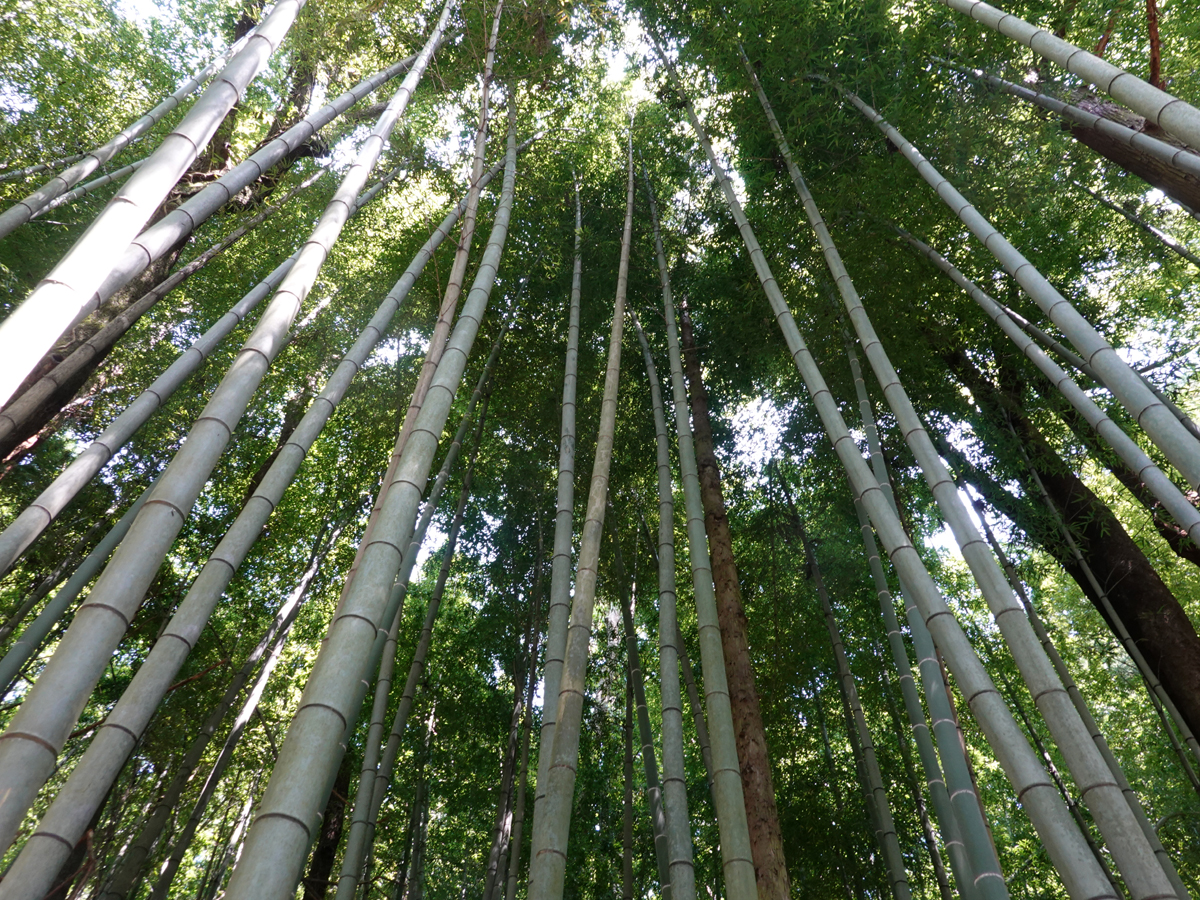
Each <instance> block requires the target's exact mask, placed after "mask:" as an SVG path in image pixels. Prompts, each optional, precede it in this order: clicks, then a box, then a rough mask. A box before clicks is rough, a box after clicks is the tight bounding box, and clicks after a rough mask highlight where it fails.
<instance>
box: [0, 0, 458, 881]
mask: <svg viewBox="0 0 1200 900" xmlns="http://www.w3.org/2000/svg"><path fill="white" fill-rule="evenodd" d="M285 2H290V0H285ZM451 3H452V0H447V4H446V6H445V7H444V8H443V10H442V17H441V19H440V21H439V24H438V26H436V27H435V29H434V35H433V36H432V37H431V39H430V41H429V42H428V43H427V44H426V47H425V50H423V51H422V59H424V60H425V61H428V59H429V57H430V56H431V55H432V51H433V47H434V46H435V45H436V44H437V40H438V36H439V34H440V32H441V30H442V29H444V28H445V24H446V20H447V19H448V17H449V12H450V4H451ZM422 72H423V66H421V65H417V66H414V68H413V71H412V72H410V73H409V75H408V77H406V78H405V79H404V83H403V84H402V85H401V87H400V89H399V90H398V91H397V92H396V95H395V96H394V97H393V98H392V102H391V103H389V104H388V107H387V109H386V110H385V111H384V113H383V114H382V115H381V116H380V120H379V122H378V124H377V125H376V127H375V129H374V130H373V131H372V133H371V136H370V137H369V138H368V139H367V140H366V141H365V142H364V144H363V147H362V149H361V150H360V151H359V155H358V158H357V159H356V160H355V162H354V164H353V165H351V167H350V169H349V171H348V172H347V173H346V176H345V178H344V179H343V181H342V184H341V186H340V187H339V188H338V191H337V193H336V194H335V195H334V197H333V200H331V201H330V204H329V206H328V207H327V208H326V210H325V213H324V214H323V215H322V216H321V219H320V221H319V222H318V223H317V226H316V229H315V230H314V232H313V235H312V237H310V239H309V241H308V242H307V243H306V244H305V245H304V247H303V249H301V251H300V254H299V257H298V258H297V260H296V263H295V264H294V265H293V266H292V268H291V270H290V271H289V272H288V274H287V276H286V277H285V278H284V280H283V282H282V284H281V285H280V287H279V289H278V290H277V291H276V293H275V296H274V298H273V299H272V301H271V303H270V304H269V305H268V307H267V309H266V310H265V311H264V312H263V316H262V318H261V319H260V321H259V323H258V326H257V327H256V328H255V329H254V332H253V333H252V334H251V335H250V337H249V338H248V339H247V341H246V343H245V344H244V345H243V349H242V351H241V352H240V353H239V354H238V356H237V357H236V358H235V359H234V362H233V363H232V365H231V366H230V369H229V372H228V373H227V374H226V376H225V378H224V379H222V382H221V384H220V385H219V386H218V388H217V389H216V391H215V392H214V393H213V395H212V397H211V399H210V400H209V402H208V404H207V405H206V407H205V409H204V412H203V413H202V414H201V416H200V418H199V419H198V420H197V422H196V424H195V425H194V426H193V428H192V430H191V432H190V433H189V436H188V439H187V440H186V441H185V442H184V444H183V446H182V447H181V448H180V450H179V452H178V453H176V455H175V457H174V459H173V460H172V462H171V464H170V465H169V466H168V467H167V470H166V471H165V472H164V473H163V475H162V477H161V479H160V481H159V482H158V484H157V485H156V486H155V490H154V496H153V497H151V499H150V500H149V501H148V502H147V504H146V506H145V507H143V509H142V511H141V513H140V514H139V515H138V517H137V519H136V520H135V521H134V523H133V525H132V527H131V528H130V533H129V534H128V535H127V536H126V539H125V541H123V542H122V545H121V547H119V548H118V549H117V551H116V553H114V554H113V558H112V560H111V562H110V563H109V565H108V567H107V568H106V569H105V571H104V573H103V574H102V575H101V576H100V578H99V579H98V581H97V582H96V585H95V587H94V588H93V589H92V592H91V594H90V595H89V597H88V599H87V600H86V601H85V602H84V603H83V604H82V605H81V606H80V609H79V613H77V614H76V617H75V621H74V622H72V625H71V627H70V628H68V629H67V633H66V634H65V635H64V636H63V639H62V640H61V641H60V642H59V647H58V651H57V652H56V653H55V656H54V657H53V658H52V659H51V660H50V662H49V663H47V665H46V668H45V669H44V670H43V672H42V675H41V677H40V678H39V679H38V683H37V684H36V685H34V687H33V689H32V690H31V691H30V693H29V695H28V697H27V698H26V699H25V702H24V703H22V704H21V707H20V709H19V710H18V711H17V713H16V715H15V716H14V717H13V719H12V721H11V722H10V723H9V727H8V729H7V731H6V732H5V737H6V738H8V739H6V740H0V846H4V847H7V846H8V845H9V844H10V843H11V842H12V840H13V838H14V837H15V835H16V830H17V827H18V826H19V824H20V821H21V819H22V818H23V816H24V814H25V812H26V811H27V810H28V808H29V804H30V803H32V801H33V798H34V796H35V794H36V792H37V790H38V789H39V788H40V787H41V785H42V784H43V783H44V782H45V780H46V778H47V777H49V775H50V773H51V772H52V771H53V767H54V763H55V761H56V758H57V753H58V750H59V749H60V748H61V747H62V745H63V743H64V742H65V741H66V738H67V736H68V734H69V733H70V730H71V727H72V725H73V724H74V722H75V721H76V720H77V719H78V716H79V713H80V711H81V710H82V709H83V707H84V705H85V704H86V702H87V699H88V696H89V695H90V694H91V691H92V688H93V687H94V686H95V684H96V682H97V681H98V680H99V678H100V676H101V675H102V673H103V671H104V667H105V665H106V664H107V662H108V659H109V657H110V656H111V654H112V652H113V650H114V649H115V648H116V646H117V644H118V643H119V641H120V639H121V637H122V635H123V634H124V632H125V630H126V628H127V627H128V625H129V623H130V621H131V620H132V619H133V616H134V615H135V614H136V612H137V608H138V606H139V605H140V602H141V599H142V597H143V595H144V593H145V591H146V589H147V588H148V587H149V585H150V582H151V581H152V580H153V578H154V576H155V573H156V572H157V571H158V568H159V566H160V565H161V562H162V560H163V558H164V557H165V556H166V554H167V552H168V551H169V549H170V547H171V545H172V543H173V542H174V539H175V536H176V535H177V534H178V533H179V530H180V529H181V528H182V527H183V520H184V517H185V516H186V515H187V513H188V511H189V510H190V509H191V507H192V506H193V504H194V503H195V502H196V499H197V497H198V496H199V494H200V491H201V489H202V488H203V487H204V484H205V482H206V481H207V480H208V476H209V474H210V473H211V471H212V469H213V467H214V466H215V465H216V463H217V461H218V459H219V458H220V456H221V454H222V453H223V452H224V449H225V447H226V445H227V444H228V442H229V439H230V437H231V436H232V433H233V429H234V428H235V427H236V426H237V423H238V420H239V419H240V418H241V415H242V413H243V412H244V411H245V409H246V406H247V405H248V403H249V401H250V398H251V396H252V395H253V393H254V391H255V390H256V389H257V387H258V384H259V382H260V381H261V379H262V377H263V375H265V373H266V369H267V367H268V366H269V365H270V363H271V361H272V360H273V359H274V357H275V355H276V354H277V353H278V352H279V350H280V349H281V348H282V347H283V346H284V344H285V343H286V341H287V336H288V331H289V329H290V328H291V326H292V323H293V321H294V320H295V316H296V315H297V313H298V312H299V310H300V306H301V304H302V303H303V301H304V299H305V297H306V296H307V294H308V291H309V289H310V288H311V287H312V284H313V282H314V281H315V280H316V277H317V273H318V271H319V270H320V267H321V264H322V263H323V262H324V260H325V258H326V256H327V255H328V253H329V248H330V246H331V245H332V243H333V241H334V240H336V238H337V236H338V234H339V233H340V231H341V229H342V227H343V226H344V224H345V222H346V219H347V217H348V215H349V211H350V206H351V204H352V203H353V201H354V199H355V198H356V197H357V196H358V194H359V192H360V191H361V190H362V187H363V183H364V182H365V180H366V178H367V176H368V174H369V172H370V170H371V168H372V167H373V166H374V164H375V162H376V161H377V160H378V158H379V155H380V153H381V152H382V150H383V146H384V145H385V144H386V142H387V139H388V136H389V135H390V133H391V131H392V129H393V128H394V127H395V124H396V122H397V121H398V119H399V116H400V114H401V113H402V112H403V111H404V108H405V107H406V106H407V104H408V100H409V98H410V97H411V96H412V92H413V89H414V88H415V87H416V83H417V81H418V80H419V78H420V75H421V73H422ZM85 613H87V615H84V614H85ZM108 730H111V731H114V732H115V731H116V729H115V728H113V729H108ZM139 730H140V729H133V732H134V733H137V732H138V731H139ZM95 746H96V742H93V744H92V748H94V747H95ZM101 799H102V798H101ZM85 822H86V819H85ZM64 824H65V823H64ZM72 846H73V843H72ZM10 881H11V879H6V880H5V882H2V883H0V898H2V897H4V895H5V893H7V892H9V891H10V890H11V889H10V887H9V882H10Z"/></svg>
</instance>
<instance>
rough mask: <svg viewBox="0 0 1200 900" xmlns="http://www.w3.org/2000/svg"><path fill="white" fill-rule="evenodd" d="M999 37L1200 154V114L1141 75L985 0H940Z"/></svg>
mask: <svg viewBox="0 0 1200 900" xmlns="http://www.w3.org/2000/svg"><path fill="white" fill-rule="evenodd" d="M938 2H939V3H941V4H942V5H943V6H948V7H949V8H950V9H953V10H954V11H955V12H960V13H962V14H963V15H966V16H970V17H971V18H972V19H974V20H975V21H976V22H980V23H982V24H983V25H986V26H987V27H988V28H991V29H993V30H995V31H998V32H999V33H1000V34H1003V35H1005V36H1007V37H1010V38H1012V39H1013V40H1015V41H1018V42H1019V43H1021V44H1024V45H1025V46H1026V47H1028V48H1029V49H1030V50H1032V51H1033V52H1034V53H1036V54H1038V55H1039V56H1044V57H1045V58H1046V59H1048V60H1050V61H1051V62H1054V63H1057V64H1058V65H1060V66H1062V67H1063V68H1064V69H1066V70H1067V71H1068V72H1070V73H1072V74H1073V75H1078V76H1079V77H1080V78H1082V79H1083V80H1084V81H1087V82H1089V83H1091V84H1094V85H1095V86H1096V87H1098V88H1099V89H1100V90H1101V91H1103V92H1104V93H1106V94H1108V95H1109V96H1110V97H1112V98H1113V99H1114V100H1117V101H1118V102H1120V103H1124V104H1125V105H1126V106H1128V107H1129V108H1130V109H1132V110H1133V111H1134V112H1136V113H1137V114H1138V115H1140V116H1144V117H1145V118H1146V119H1147V120H1148V121H1150V122H1153V123H1154V124H1155V125H1158V126H1160V127H1161V128H1163V129H1164V130H1166V131H1169V132H1170V133H1171V134H1173V135H1175V136H1176V137H1178V138H1180V139H1181V140H1182V141H1184V142H1185V143H1187V144H1189V145H1191V146H1192V147H1193V148H1195V149H1198V150H1200V110H1198V109H1196V108H1195V107H1194V106H1191V105H1189V104H1187V103H1185V102H1183V101H1182V100H1180V99H1178V98H1177V97H1172V96H1171V95H1170V94H1168V93H1166V92H1165V91H1161V90H1159V89H1158V88H1156V87H1154V86H1153V85H1152V84H1150V83H1149V82H1147V81H1143V80H1142V79H1141V78H1138V77H1137V76H1136V75H1132V74H1130V73H1129V72H1126V71H1125V70H1124V69H1120V68H1118V67H1117V66H1114V65H1113V64H1112V63H1110V62H1106V61H1105V60H1103V59H1100V58H1098V57H1096V56H1093V55H1092V54H1091V53H1088V52H1087V51H1086V50H1082V49H1080V48H1079V47H1076V46H1075V45H1074V44H1070V43H1068V42H1067V41H1064V40H1063V39H1062V38H1060V37H1058V36H1057V35H1055V34H1053V33H1052V32H1049V31H1046V30H1045V29H1042V28H1037V27H1036V26H1034V25H1030V24H1029V23H1028V22H1026V21H1024V20H1022V19H1019V18H1017V17H1016V16H1014V15H1011V14H1009V13H1005V12H1003V11H1002V10H999V9H996V8H995V7H994V6H990V5H989V4H987V3H984V2H983V0H938Z"/></svg>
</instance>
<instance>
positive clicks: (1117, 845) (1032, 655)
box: [793, 172, 1190, 898]
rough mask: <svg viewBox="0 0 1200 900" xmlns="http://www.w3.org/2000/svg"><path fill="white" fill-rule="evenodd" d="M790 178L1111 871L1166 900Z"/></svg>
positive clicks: (811, 208) (1147, 851) (1134, 830)
mask: <svg viewBox="0 0 1200 900" xmlns="http://www.w3.org/2000/svg"><path fill="white" fill-rule="evenodd" d="M793 178H794V179H796V187H797V190H799V191H800V195H801V198H802V200H803V201H804V208H805V211H806V213H807V214H808V218H809V221H810V222H811V223H812V225H813V228H814V230H815V231H816V233H817V239H818V241H819V243H820V245H821V249H822V251H823V252H824V254H825V261H826V264H827V265H828V267H829V270H830V272H831V273H832V274H833V277H834V280H835V282H836V284H837V287H838V292H839V293H840V294H841V296H842V301H843V303H844V304H845V307H846V310H847V313H848V315H849V318H850V321H851V323H852V324H853V325H854V330H855V331H856V333H857V334H858V339H859V341H860V342H861V344H862V346H863V350H864V352H865V353H866V355H867V360H868V361H869V362H870V364H871V368H872V369H873V370H874V372H875V376H876V378H878V380H879V384H880V386H881V387H882V389H883V394H884V397H885V398H886V400H887V402H888V405H889V406H890V407H891V409H892V411H893V412H894V414H895V415H896V421H897V424H898V425H899V428H900V431H901V433H902V434H903V435H904V440H905V442H906V443H907V444H908V447H909V449H910V450H911V451H912V453H913V455H914V456H915V457H916V460H917V463H918V465H919V466H920V467H921V470H922V472H923V474H924V475H925V480H926V482H927V483H928V485H929V489H930V491H932V493H933V496H934V499H935V501H936V502H937V505H938V509H939V510H940V511H941V514H942V516H943V518H944V519H945V521H946V523H947V524H948V525H949V526H950V529H951V531H952V532H953V534H954V539H955V541H956V542H957V544H958V546H959V549H960V550H961V552H962V554H963V558H964V559H965V560H966V561H967V565H968V566H969V567H970V569H971V573H972V575H974V577H975V581H976V583H977V584H978V585H979V588H980V591H981V592H982V594H983V596H984V599H985V600H986V601H987V604H988V607H989V608H990V609H991V611H992V616H993V618H994V620H995V622H996V624H997V626H998V627H999V628H1000V631H1001V633H1002V634H1003V635H1004V639H1005V642H1006V643H1007V645H1008V647H1009V649H1010V650H1011V652H1012V655H1013V659H1014V660H1015V662H1016V663H1017V667H1018V669H1019V670H1020V672H1021V676H1022V678H1023V679H1024V680H1025V683H1026V684H1027V685H1028V686H1029V689H1030V693H1031V694H1032V695H1033V696H1034V697H1035V698H1036V704H1037V707H1038V709H1039V710H1040V711H1041V713H1042V717H1043V718H1044V719H1045V721H1046V723H1047V724H1048V725H1049V726H1050V730H1051V733H1052V734H1053V735H1054V738H1055V741H1056V742H1057V744H1058V746H1059V749H1060V750H1061V751H1062V753H1063V756H1064V758H1065V759H1066V761H1067V766H1068V768H1069V769H1070V771H1071V774H1072V776H1073V777H1074V779H1075V782H1076V784H1077V785H1078V786H1079V791H1080V794H1081V795H1082V796H1083V798H1084V800H1085V802H1086V803H1087V806H1088V809H1089V810H1090V811H1091V812H1092V815H1093V817H1094V818H1095V820H1096V824H1097V826H1098V827H1099V828H1100V832H1101V833H1102V834H1103V835H1104V836H1105V839H1106V841H1107V843H1108V845H1109V850H1110V852H1111V853H1112V855H1113V858H1114V860H1115V861H1116V863H1117V867H1118V868H1119V869H1120V870H1121V874H1122V875H1123V876H1124V877H1125V881H1126V884H1127V885H1128V886H1129V889H1130V891H1131V893H1132V894H1133V896H1134V897H1135V898H1137V897H1159V896H1169V895H1170V894H1169V893H1168V892H1170V891H1171V885H1170V882H1169V881H1168V879H1167V878H1166V875H1165V873H1164V872H1163V870H1162V867H1161V866H1160V865H1159V864H1158V862H1157V860H1156V859H1155V858H1154V854H1153V851H1152V850H1151V848H1150V845H1149V844H1148V843H1147V842H1146V840H1145V835H1144V834H1142V831H1141V829H1140V828H1139V827H1138V826H1137V822H1136V820H1135V818H1134V816H1133V813H1132V811H1131V810H1130V809H1129V805H1128V803H1126V802H1125V801H1124V799H1123V798H1122V797H1121V792H1120V789H1119V788H1118V787H1117V785H1116V784H1115V783H1113V781H1112V773H1111V772H1110V771H1109V769H1108V766H1107V765H1106V764H1105V762H1104V759H1103V757H1102V756H1101V755H1100V753H1099V751H1098V750H1097V749H1096V746H1095V743H1094V742H1093V741H1092V740H1091V739H1090V735H1089V734H1088V731H1087V729H1086V727H1085V726H1084V724H1083V721H1082V720H1081V719H1080V718H1079V714H1078V712H1077V711H1076V710H1075V707H1074V705H1073V704H1072V703H1071V699H1070V697H1069V696H1068V694H1067V692H1066V690H1065V689H1064V688H1063V687H1062V683H1061V682H1060V681H1059V679H1058V675H1057V673H1056V672H1055V671H1054V667H1053V665H1052V664H1051V662H1050V660H1049V659H1048V658H1047V656H1046V653H1045V650H1044V649H1043V648H1042V646H1041V644H1040V642H1039V641H1038V640H1037V636H1036V635H1035V634H1034V632H1033V628H1032V626H1031V625H1030V624H1029V620H1028V618H1026V617H1025V616H1024V615H1018V616H1012V615H1007V613H1010V612H1014V611H1020V610H1021V605H1020V603H1019V602H1018V601H1017V599H1016V598H1015V597H1014V596H1013V593H1012V589H1011V587H1009V585H1008V582H1007V581H1006V580H1005V578H1004V573H1003V572H1002V571H1001V570H1000V567H999V565H997V563H996V559H995V557H993V556H992V555H991V553H990V552H989V551H988V548H987V545H986V544H985V543H984V542H983V537H982V535H980V534H979V530H978V529H977V528H976V527H975V524H974V522H973V521H972V519H971V517H970V515H969V514H968V513H967V510H966V507H965V506H964V505H963V502H962V499H961V497H960V496H959V494H958V491H957V489H956V488H955V486H954V481H953V479H952V478H951V477H950V473H949V472H948V471H947V470H946V466H945V464H944V463H943V462H942V460H941V457H940V456H939V455H938V453H937V450H936V449H935V448H934V445H933V441H932V440H931V439H930V438H929V435H928V433H927V432H926V431H925V428H924V425H923V423H922V422H921V419H920V417H919V416H918V415H917V412H916V410H915V409H914V408H913V406H912V403H911V402H910V401H909V398H908V394H907V392H906V391H905V390H904V387H903V385H902V384H901V383H900V377H899V375H898V374H897V373H896V370H895V368H894V367H893V366H892V364H891V361H890V360H889V359H888V356H887V352H886V351H885V350H884V347H883V344H882V343H881V342H880V340H879V337H878V335H877V334H876V333H875V329H874V326H873V325H872V324H871V320H870V317H869V316H868V314H867V311H866V308H865V307H864V306H863V304H862V301H861V300H860V299H859V296H858V292H857V290H856V289H855V287H854V283H853V281H852V280H851V278H850V276H849V274H848V273H847V272H846V267H845V266H844V265H843V264H842V260H841V256H840V254H839V253H838V251H837V247H836V246H835V245H834V243H833V239H832V238H831V237H830V235H829V230H828V229H827V228H826V227H825V222H824V220H823V219H822V218H821V214H820V211H819V210H818V209H817V206H816V203H815V201H814V200H813V197H812V194H811V193H810V192H809V191H808V188H807V186H806V185H805V184H804V181H803V179H802V178H800V177H799V172H796V173H794V175H793ZM1122 365H1123V364H1122ZM1134 377H1136V376H1134ZM1139 384H1140V381H1139ZM1172 421H1173V422H1174V424H1175V425H1178V424H1179V423H1178V420H1175V419H1174V417H1172ZM1181 430H1182V429H1181ZM1189 439H1190V438H1189Z"/></svg>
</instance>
